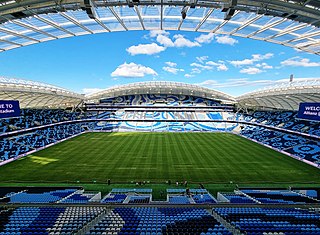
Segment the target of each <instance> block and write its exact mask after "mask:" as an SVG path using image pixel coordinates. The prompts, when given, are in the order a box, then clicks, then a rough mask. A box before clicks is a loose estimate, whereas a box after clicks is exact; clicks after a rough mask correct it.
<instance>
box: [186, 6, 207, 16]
mask: <svg viewBox="0 0 320 235" xmlns="http://www.w3.org/2000/svg"><path fill="white" fill-rule="evenodd" d="M207 12H208V9H206V8H190V9H189V11H188V13H187V16H190V17H200V18H203V17H204V16H205V15H206V13H207Z"/></svg>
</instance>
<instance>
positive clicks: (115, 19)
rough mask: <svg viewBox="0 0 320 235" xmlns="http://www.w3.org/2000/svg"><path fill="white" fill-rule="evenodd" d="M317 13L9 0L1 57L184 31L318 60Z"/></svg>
mask: <svg viewBox="0 0 320 235" xmlns="http://www.w3.org/2000/svg"><path fill="white" fill-rule="evenodd" d="M319 8H320V2H319V1H317V0H305V1H301V0H290V1H286V0H256V1H248V0H219V1H218V0H186V1H182V0H176V1H171V0H134V1H133V0H108V1H105V0H64V1H54V0H37V1H34V0H19V1H18V0H5V1H1V2H0V51H6V50H10V49H13V48H18V47H22V46H27V45H31V44H35V43H40V42H45V41H49V40H55V39H59V38H66V37H72V36H78V35H84V34H95V33H104V32H117V31H128V30H185V31H197V32H207V33H209V32H210V33H216V34H225V35H233V36H239V37H244V38H252V39H256V40H263V41H266V42H271V43H277V44H281V45H285V46H289V47H293V48H296V49H300V50H303V51H306V52H309V53H313V54H320V29H319V26H320V10H319ZM184 13H185V16H186V17H185V19H183V17H182V15H183V14H184Z"/></svg>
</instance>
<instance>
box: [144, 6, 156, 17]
mask: <svg viewBox="0 0 320 235" xmlns="http://www.w3.org/2000/svg"><path fill="white" fill-rule="evenodd" d="M142 14H143V15H149V16H157V15H159V9H158V7H154V6H148V7H145V8H143V10H142Z"/></svg>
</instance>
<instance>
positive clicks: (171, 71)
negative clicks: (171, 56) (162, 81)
mask: <svg viewBox="0 0 320 235" xmlns="http://www.w3.org/2000/svg"><path fill="white" fill-rule="evenodd" d="M162 69H163V70H164V71H166V72H168V73H173V74H177V73H178V72H183V71H184V69H178V68H174V67H168V66H166V67H162Z"/></svg>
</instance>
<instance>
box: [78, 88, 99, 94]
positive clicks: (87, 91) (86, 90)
mask: <svg viewBox="0 0 320 235" xmlns="http://www.w3.org/2000/svg"><path fill="white" fill-rule="evenodd" d="M102 90H103V89H101V88H83V89H82V93H83V94H92V93H96V92H98V91H102Z"/></svg>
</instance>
